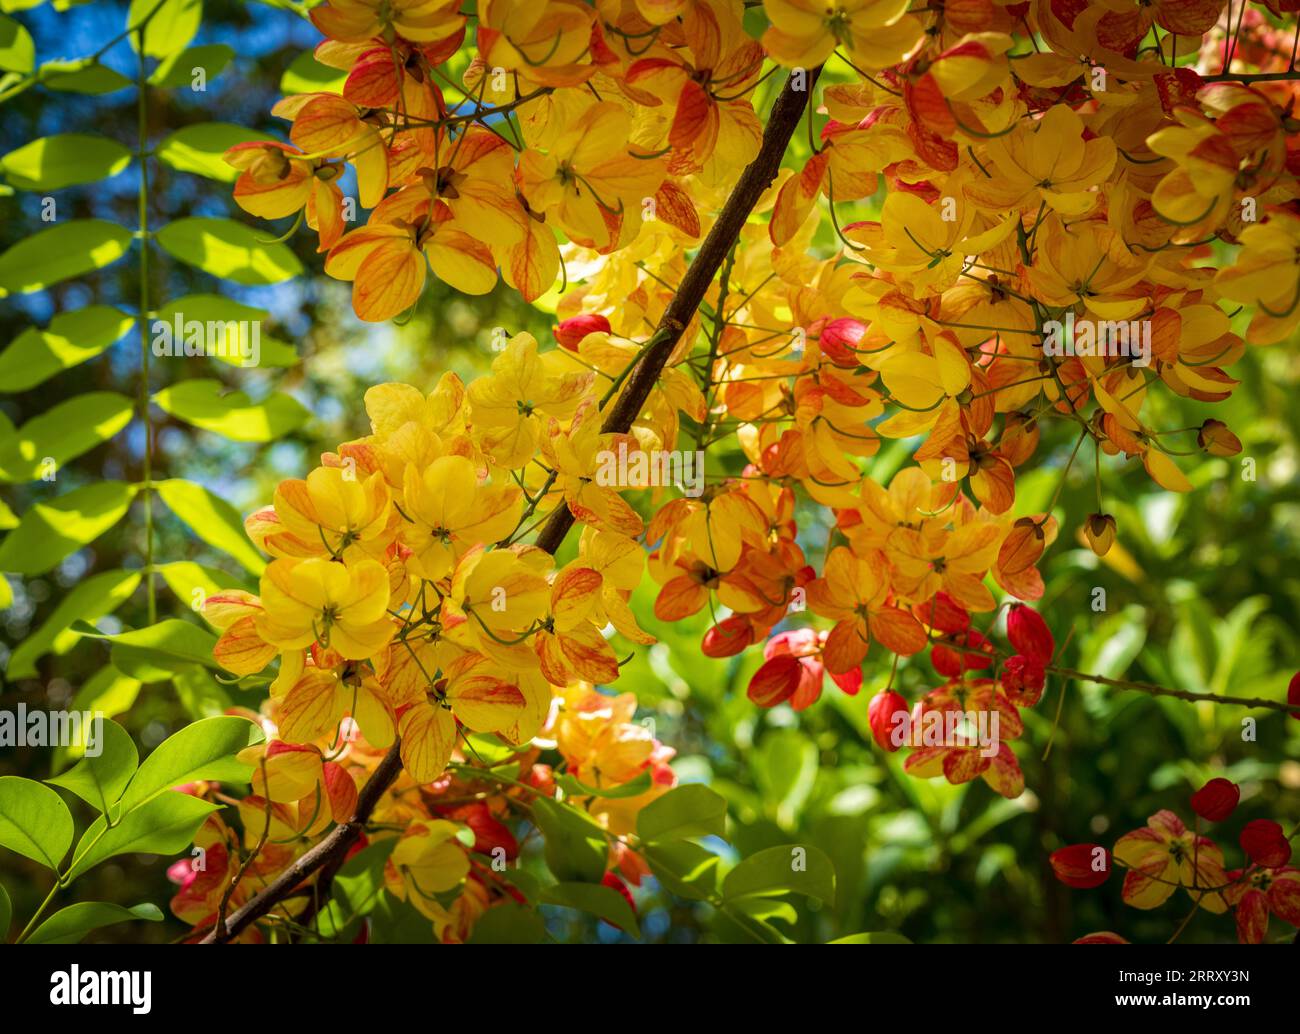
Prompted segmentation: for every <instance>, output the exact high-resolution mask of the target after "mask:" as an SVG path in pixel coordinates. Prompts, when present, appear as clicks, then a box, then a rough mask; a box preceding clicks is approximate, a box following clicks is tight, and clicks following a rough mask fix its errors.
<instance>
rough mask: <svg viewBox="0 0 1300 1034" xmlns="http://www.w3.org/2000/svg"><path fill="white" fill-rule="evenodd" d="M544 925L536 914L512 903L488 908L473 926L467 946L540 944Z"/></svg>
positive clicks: (544, 928) (544, 930)
mask: <svg viewBox="0 0 1300 1034" xmlns="http://www.w3.org/2000/svg"><path fill="white" fill-rule="evenodd" d="M544 940H546V924H545V923H544V922H542V917H541V916H539V915H538V914H537V913H536V912H534V911H531V910H530V909H526V908H524V907H523V906H521V905H516V904H514V903H513V902H510V903H509V904H505V905H498V906H497V907H496V908H490V909H488V910H487V912H485V913H484V914H483V916H482V917H481V918H480V919H479V921H478V922H477V923H475V924H474V932H473V933H472V934H470V938H469V941H468V943H469V944H541V943H542V942H543V941H544Z"/></svg>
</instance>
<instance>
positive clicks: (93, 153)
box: [0, 133, 131, 190]
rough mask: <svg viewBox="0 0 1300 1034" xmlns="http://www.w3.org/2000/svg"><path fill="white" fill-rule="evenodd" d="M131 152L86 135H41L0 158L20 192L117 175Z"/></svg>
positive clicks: (1, 166) (98, 137) (50, 188)
mask: <svg viewBox="0 0 1300 1034" xmlns="http://www.w3.org/2000/svg"><path fill="white" fill-rule="evenodd" d="M130 164H131V152H130V151H128V150H127V149H126V148H125V147H123V146H122V145H121V144H119V143H118V142H117V141H116V140H109V139H107V138H106V137H102V136H91V135H90V134H88V133H58V134H56V135H55V136H43V137H41V138H40V139H39V140H33V141H32V142H31V143H29V144H24V145H23V146H22V147H20V148H18V149H17V150H14V151H10V152H9V153H8V154H6V155H5V156H4V157H3V158H0V170H3V172H4V175H5V178H6V179H7V180H8V181H9V182H10V183H12V184H13V185H14V186H15V187H18V188H20V189H22V190H59V189H61V188H63V187H70V186H73V185H75V184H78V183H94V182H96V181H98V180H103V179H108V178H109V177H110V176H116V175H117V174H118V173H119V172H121V171H122V170H123V169H125V168H126V167H127V166H128V165H130Z"/></svg>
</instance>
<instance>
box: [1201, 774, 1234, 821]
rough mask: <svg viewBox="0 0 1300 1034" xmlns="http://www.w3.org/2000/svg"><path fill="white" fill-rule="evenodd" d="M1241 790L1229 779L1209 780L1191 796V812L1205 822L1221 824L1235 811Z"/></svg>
mask: <svg viewBox="0 0 1300 1034" xmlns="http://www.w3.org/2000/svg"><path fill="white" fill-rule="evenodd" d="M1240 800H1241V788H1240V787H1239V786H1238V785H1237V784H1236V783H1234V782H1232V781H1231V780H1230V779H1211V780H1210V781H1209V782H1208V783H1206V784H1205V785H1204V786H1202V787H1201V788H1200V789H1199V790H1197V791H1196V792H1195V793H1194V794H1192V811H1194V812H1196V814H1197V815H1199V816H1200V817H1201V818H1203V819H1205V820H1206V821H1207V822H1222V821H1223V820H1224V819H1226V818H1227V817H1228V816H1229V815H1231V814H1232V813H1233V811H1235V810H1236V807H1237V802H1238V801H1240Z"/></svg>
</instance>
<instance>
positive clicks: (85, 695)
mask: <svg viewBox="0 0 1300 1034" xmlns="http://www.w3.org/2000/svg"><path fill="white" fill-rule="evenodd" d="M70 634H71V635H73V636H75V637H76V638H77V639H80V638H81V637H80V636H79V635H77V633H76V632H72V633H70ZM141 685H142V683H141V682H140V680H139V679H133V678H131V677H130V676H129V675H124V674H123V673H122V672H120V671H118V670H117V669H116V668H114V667H113V666H112V665H111V664H106V665H104V667H102V668H100V669H99V671H97V672H95V674H94V675H92V676H91V677H90V678H89V679H87V680H86V681H85V682H84V683H82V686H81V688H80V689H79V690H77V691H76V693H74V694H73V695H72V703H71V704H69V705H68V709H69V710H70V711H98V712H100V713H101V714H103V716H104V717H105V718H114V717H116V716H117V715H120V714H123V713H125V712H126V711H129V710H130V709H131V705H132V704H134V703H135V700H136V697H137V696H139V695H140V687H141ZM81 756H82V745H81V744H72V745H69V746H66V747H56V748H55V749H54V757H53V758H51V760H50V770H51V771H53V772H58V771H61V770H62V769H63V768H64V767H65V766H66V765H67V764H68V762H70V761H75V760H76V759H77V758H79V757H81Z"/></svg>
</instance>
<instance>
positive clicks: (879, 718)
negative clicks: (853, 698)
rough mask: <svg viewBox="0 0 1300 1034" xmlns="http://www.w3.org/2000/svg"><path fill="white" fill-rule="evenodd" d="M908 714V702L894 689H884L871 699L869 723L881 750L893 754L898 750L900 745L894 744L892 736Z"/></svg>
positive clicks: (868, 708) (868, 715) (868, 709)
mask: <svg viewBox="0 0 1300 1034" xmlns="http://www.w3.org/2000/svg"><path fill="white" fill-rule="evenodd" d="M906 714H907V701H906V700H904V699H903V697H902V696H901V695H900V694H898V693H895V692H894V691H893V690H892V689H882V690H881V691H880V692H879V693H877V694H876V695H875V696H873V697H872V698H871V703H869V704H868V705H867V722H868V724H869V725H870V726H871V735H872V736H874V737H875V739H876V743H878V744H879V745H880V749H881V750H887V751H889V752H890V753H891V754H892V753H893V752H894V751H896V750H897V749H898V746H899V745H898V744H897V743H895V742H894V740H893V735H892V734H893V732H894V729H896V728H897V727H898V726H899V725H900V724H901V723H902V721H903V719H902V717H901V716H903V715H906Z"/></svg>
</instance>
